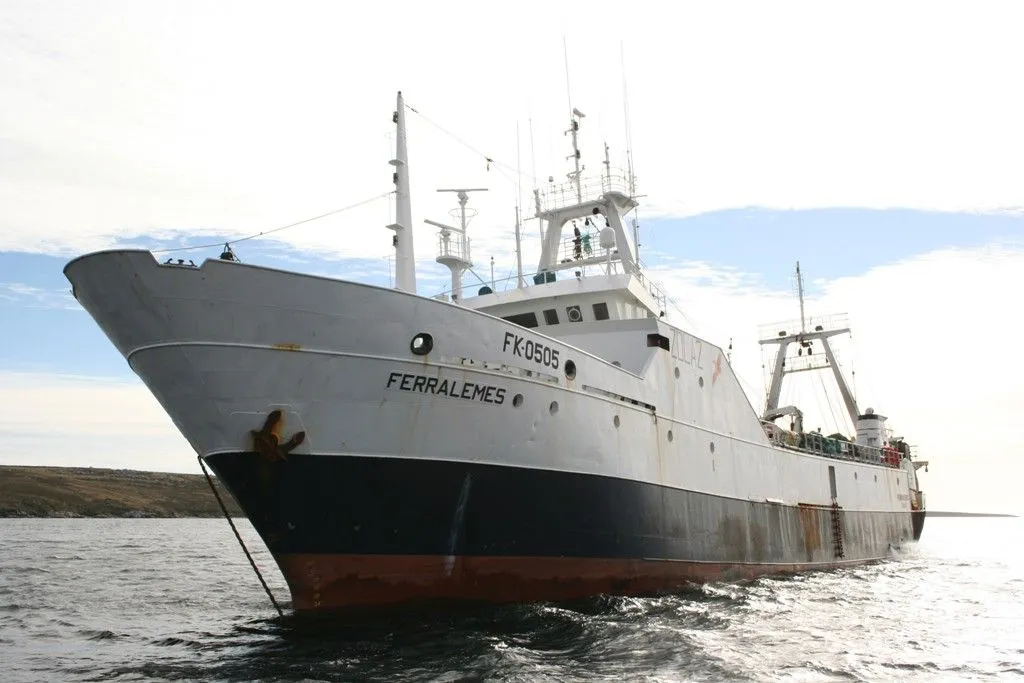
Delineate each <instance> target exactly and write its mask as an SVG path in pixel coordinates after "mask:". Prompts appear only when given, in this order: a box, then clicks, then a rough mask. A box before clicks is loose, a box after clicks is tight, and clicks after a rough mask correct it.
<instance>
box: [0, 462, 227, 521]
mask: <svg viewBox="0 0 1024 683" xmlns="http://www.w3.org/2000/svg"><path fill="white" fill-rule="evenodd" d="M213 482H214V486H215V487H216V488H217V492H218V493H219V494H220V497H221V500H223V501H224V506H225V507H226V508H227V509H228V513H229V514H230V515H231V516H232V517H244V515H243V514H242V511H241V510H240V509H239V508H238V506H237V505H236V503H235V499H234V498H232V497H231V494H229V493H228V492H227V490H226V489H225V488H224V486H223V484H221V482H219V481H218V480H217V478H216V477H213ZM223 516H224V513H223V512H222V511H221V509H220V506H219V505H218V504H217V499H216V498H215V497H214V495H213V492H212V491H211V490H210V485H209V484H208V483H207V481H206V477H204V476H203V475H202V474H180V473H174V472H147V471H143V470H128V469H108V468H100V467H50V466H41V465H0V518H21V519H24V518H90V517H105V518H126V519H139V518H171V519H173V518H186V517H199V518H207V517H223Z"/></svg>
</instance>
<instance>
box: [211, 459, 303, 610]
mask: <svg viewBox="0 0 1024 683" xmlns="http://www.w3.org/2000/svg"><path fill="white" fill-rule="evenodd" d="M196 458H197V459H198V460H199V467H201V468H202V470H203V474H204V475H205V476H206V482H207V483H208V484H209V485H210V490H211V491H213V496H214V497H215V498H216V499H217V503H218V504H219V505H220V509H221V512H223V513H224V519H226V520H228V524H230V525H231V530H232V531H234V532H235V538H237V539H238V545H240V546H242V552H244V553H245V556H246V557H247V558H249V564H251V565H252V570H253V571H254V572H256V578H258V579H259V580H260V583H261V584H263V590H265V591H266V592H267V597H268V598H270V602H271V603H273V605H274V609H276V610H277V616H279V617H283V616H284V612H282V611H281V607H280V605H278V604H277V600H275V599H274V594H273V593H271V592H270V586H268V585H267V582H266V581H264V580H263V574H261V573H260V568H259V567H257V566H256V561H255V560H253V559H252V555H250V554H249V549H248V548H246V547H245V541H243V540H242V537H241V536H240V535H239V533H238V529H236V528H235V523H234V522H232V521H231V515H229V514H228V509H227V508H226V507H224V501H223V500H221V499H220V494H219V493H217V487H216V486H214V485H213V479H211V478H210V473H209V472H207V471H206V463H204V462H203V456H201V455H198V456H196Z"/></svg>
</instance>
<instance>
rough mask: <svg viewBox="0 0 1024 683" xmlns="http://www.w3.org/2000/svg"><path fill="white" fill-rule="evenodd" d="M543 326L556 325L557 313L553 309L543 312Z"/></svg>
mask: <svg viewBox="0 0 1024 683" xmlns="http://www.w3.org/2000/svg"><path fill="white" fill-rule="evenodd" d="M544 324H545V325H557V324H558V311H556V310H555V309H553V308H548V309H545V310H544Z"/></svg>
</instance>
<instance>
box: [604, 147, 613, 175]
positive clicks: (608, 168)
mask: <svg viewBox="0 0 1024 683" xmlns="http://www.w3.org/2000/svg"><path fill="white" fill-rule="evenodd" d="M604 179H605V182H607V183H608V186H609V187H611V181H612V161H611V159H609V158H608V141H607V140H606V141H605V143H604Z"/></svg>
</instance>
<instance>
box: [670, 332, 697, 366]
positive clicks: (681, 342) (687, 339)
mask: <svg viewBox="0 0 1024 683" xmlns="http://www.w3.org/2000/svg"><path fill="white" fill-rule="evenodd" d="M672 337H673V339H672V357H673V358H675V359H676V360H679V361H682V362H683V363H686V364H687V365H690V366H693V367H695V368H699V369H701V370H703V369H704V361H703V359H702V356H703V355H704V344H703V343H702V342H701V341H700V340H699V339H697V338H696V337H691V336H690V335H688V334H686V333H685V332H675V333H674V334H673V335H672Z"/></svg>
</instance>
